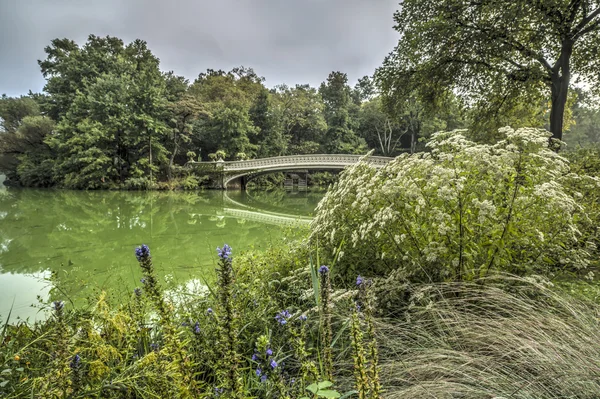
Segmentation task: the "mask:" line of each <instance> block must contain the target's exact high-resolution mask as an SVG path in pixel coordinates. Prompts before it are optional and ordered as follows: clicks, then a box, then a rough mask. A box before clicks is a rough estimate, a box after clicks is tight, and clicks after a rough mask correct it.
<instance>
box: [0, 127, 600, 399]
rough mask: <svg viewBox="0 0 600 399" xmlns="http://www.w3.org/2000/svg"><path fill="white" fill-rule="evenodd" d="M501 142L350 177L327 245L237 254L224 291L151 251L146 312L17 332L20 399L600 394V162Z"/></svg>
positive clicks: (90, 314)
mask: <svg viewBox="0 0 600 399" xmlns="http://www.w3.org/2000/svg"><path fill="white" fill-rule="evenodd" d="M500 134H501V135H502V136H503V139H502V140H500V141H499V142H497V143H496V144H493V145H484V144H477V143H474V142H471V141H469V140H468V139H467V138H466V137H465V136H464V135H463V132H461V131H454V132H445V133H438V134H436V135H434V137H433V138H432V140H431V141H430V142H429V143H428V144H427V145H428V147H429V148H430V149H431V151H430V152H428V153H423V154H415V155H412V156H408V155H407V156H401V157H398V158H397V159H396V160H395V161H394V162H392V163H391V164H389V165H388V166H386V167H384V168H382V169H381V170H375V169H373V168H371V167H369V166H368V165H367V164H363V163H359V164H357V165H355V166H353V167H351V168H349V169H347V170H346V171H345V172H344V173H343V174H342V176H341V177H340V180H339V181H338V182H337V183H335V184H334V185H333V186H332V187H331V188H330V190H329V191H328V194H327V196H326V197H325V198H324V200H323V201H322V202H321V203H320V205H319V207H318V213H317V216H316V218H315V219H314V221H313V224H312V226H311V234H310V236H309V237H306V238H305V239H304V240H302V241H300V242H295V243H288V244H285V245H283V244H280V245H274V246H273V247H272V248H270V249H268V250H266V251H264V252H262V253H253V252H247V253H241V254H236V256H235V259H234V257H233V249H232V248H230V247H229V246H228V245H224V246H223V247H221V248H218V249H217V255H218V260H219V263H218V268H217V271H216V280H215V282H214V283H213V284H211V285H210V286H209V287H208V290H207V291H206V293H205V294H193V295H192V294H188V295H181V296H172V295H170V294H169V293H168V291H167V290H165V289H164V284H163V283H162V282H161V281H160V280H159V279H158V278H157V277H156V273H155V269H154V264H153V260H152V256H151V253H150V248H148V247H147V246H145V245H142V246H140V247H138V248H137V249H135V256H136V259H137V261H138V262H139V265H140V267H141V270H142V272H143V278H142V280H141V282H140V287H139V288H136V289H135V291H134V292H132V293H131V297H130V298H129V300H128V301H125V302H124V303H120V304H118V305H117V304H113V303H111V302H110V300H109V299H108V298H107V297H106V295H100V296H99V298H97V300H95V302H94V304H93V306H92V307H90V309H88V310H82V309H77V308H75V309H73V308H70V307H68V306H67V305H65V303H63V302H62V301H60V300H57V301H55V302H53V303H51V304H49V306H50V307H51V308H52V310H51V316H50V317H49V318H48V319H47V320H45V321H42V322H37V323H35V324H26V323H18V324H14V323H13V324H11V323H9V322H8V321H7V322H6V323H5V324H4V325H3V326H2V327H3V328H2V330H1V334H2V335H1V336H0V338H1V342H2V344H1V347H0V362H2V365H1V369H0V396H2V397H7V398H30V397H39V398H290V399H300V398H341V397H346V398H359V399H367V398H368V399H371V398H431V397H435V398H482V399H483V398H494V397H498V398H499V397H506V398H508V397H515V398H517V397H518V398H565V397H569V398H596V397H598V392H600V368H599V367H598V365H599V364H600V344H598V342H600V306H599V305H598V304H597V301H598V295H599V293H600V289H598V284H597V283H596V281H595V275H594V272H595V269H596V268H597V266H598V259H599V253H598V249H597V245H598V242H599V240H598V237H599V232H598V226H599V225H600V223H599V221H600V217H599V215H600V213H599V212H598V210H599V209H600V207H599V206H598V199H599V197H600V180H599V179H598V172H599V171H600V162H598V159H599V158H598V156H597V155H598V151H596V150H586V151H584V152H579V153H576V154H573V155H570V156H569V159H567V158H565V157H562V156H560V155H558V154H557V153H555V152H553V151H552V150H551V149H550V148H549V145H550V144H549V140H548V136H549V135H548V133H547V132H544V131H541V130H536V129H518V130H513V129H509V128H505V129H502V130H501V131H500ZM594 151H596V152H594ZM132 262H133V257H132ZM54 299H56V298H54Z"/></svg>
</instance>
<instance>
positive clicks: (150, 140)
mask: <svg viewBox="0 0 600 399" xmlns="http://www.w3.org/2000/svg"><path fill="white" fill-rule="evenodd" d="M148 147H149V149H150V153H149V154H148V157H149V161H150V184H152V138H149V139H148Z"/></svg>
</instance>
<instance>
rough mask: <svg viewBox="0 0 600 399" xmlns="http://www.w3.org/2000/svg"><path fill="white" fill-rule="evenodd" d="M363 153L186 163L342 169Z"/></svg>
mask: <svg viewBox="0 0 600 399" xmlns="http://www.w3.org/2000/svg"><path fill="white" fill-rule="evenodd" d="M363 157H364V155H348V154H310V155H286V156H281V157H271V158H261V159H250V160H247V161H217V162H189V163H188V165H190V166H193V165H214V166H215V167H218V168H222V170H223V171H224V172H243V171H254V170H274V169H280V168H286V167H309V168H319V167H323V168H327V169H329V168H332V167H339V168H340V169H343V168H344V167H346V166H349V165H353V164H355V163H357V162H358V161H359V160H360V159H361V158H363ZM391 160H393V158H388V157H375V156H370V157H366V158H365V162H367V163H369V164H371V165H373V166H375V167H382V166H385V165H386V164H387V163H388V162H390V161H391Z"/></svg>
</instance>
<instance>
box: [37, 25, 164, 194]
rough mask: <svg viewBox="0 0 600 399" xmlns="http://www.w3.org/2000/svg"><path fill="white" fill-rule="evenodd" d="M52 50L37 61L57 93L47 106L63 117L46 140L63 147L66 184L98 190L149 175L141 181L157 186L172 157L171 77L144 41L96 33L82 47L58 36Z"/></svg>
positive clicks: (60, 160)
mask: <svg viewBox="0 0 600 399" xmlns="http://www.w3.org/2000/svg"><path fill="white" fill-rule="evenodd" d="M46 53H47V58H46V59H45V60H43V61H40V62H39V64H40V66H41V68H42V73H43V74H44V76H45V77H46V78H47V83H46V86H45V88H44V89H45V91H46V92H47V93H48V94H49V95H50V98H51V101H49V102H46V103H45V106H46V107H47V110H46V111H47V112H48V114H49V115H52V116H53V118H55V119H56V120H57V121H58V125H57V127H56V133H55V134H53V135H52V136H51V137H48V138H47V142H48V144H49V145H50V146H51V147H52V149H54V150H55V151H56V152H57V160H56V169H57V172H58V174H59V175H60V176H62V182H61V183H62V184H63V185H65V186H67V187H73V188H99V187H109V186H111V185H112V184H115V183H124V182H125V181H136V182H138V183H139V182H140V181H141V180H140V179H145V183H143V184H142V185H143V186H147V185H148V184H151V183H152V181H153V178H154V177H155V176H154V174H155V173H156V172H158V170H159V166H160V165H165V164H166V163H167V150H166V148H165V147H164V136H165V135H166V133H167V127H166V123H165V121H164V113H165V112H164V108H165V101H166V99H165V79H164V78H163V76H162V74H161V72H160V70H159V68H158V66H159V61H158V58H156V57H155V56H154V55H153V54H152V53H151V51H150V50H149V49H148V47H147V45H146V43H145V42H143V41H141V40H135V41H134V42H132V43H130V44H128V45H124V43H123V42H122V41H121V40H120V39H117V38H112V37H106V38H99V37H96V36H93V35H91V36H90V37H89V39H88V41H87V43H86V44H85V45H84V46H82V47H79V46H78V45H77V44H75V43H74V42H72V41H68V40H54V41H53V42H52V45H51V46H48V47H47V48H46ZM148 176H149V179H148ZM131 179H134V180H131ZM135 179H137V180H135ZM138 183H136V184H134V185H133V186H139V184H138Z"/></svg>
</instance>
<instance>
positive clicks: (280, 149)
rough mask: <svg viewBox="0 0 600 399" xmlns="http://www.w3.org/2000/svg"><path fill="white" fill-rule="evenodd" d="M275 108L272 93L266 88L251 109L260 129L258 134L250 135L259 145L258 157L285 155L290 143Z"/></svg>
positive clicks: (252, 117) (253, 142)
mask: <svg viewBox="0 0 600 399" xmlns="http://www.w3.org/2000/svg"><path fill="white" fill-rule="evenodd" d="M273 108H274V105H273V101H272V98H271V94H270V93H269V91H268V90H267V89H266V88H264V89H263V90H261V92H260V93H259V94H258V96H257V97H256V100H255V102H254V104H253V105H252V107H251V108H250V111H249V113H250V119H251V120H252V123H253V124H254V126H255V127H256V128H257V129H258V132H257V134H256V135H254V136H251V137H250V141H251V143H252V144H254V145H256V146H257V153H256V155H257V156H258V157H269V156H274V155H283V154H284V153H285V151H286V150H287V147H288V144H289V140H288V137H286V136H285V135H284V134H283V127H282V124H281V123H280V122H281V121H280V120H278V118H277V116H278V115H277V114H276V113H275V112H274V109H273Z"/></svg>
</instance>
